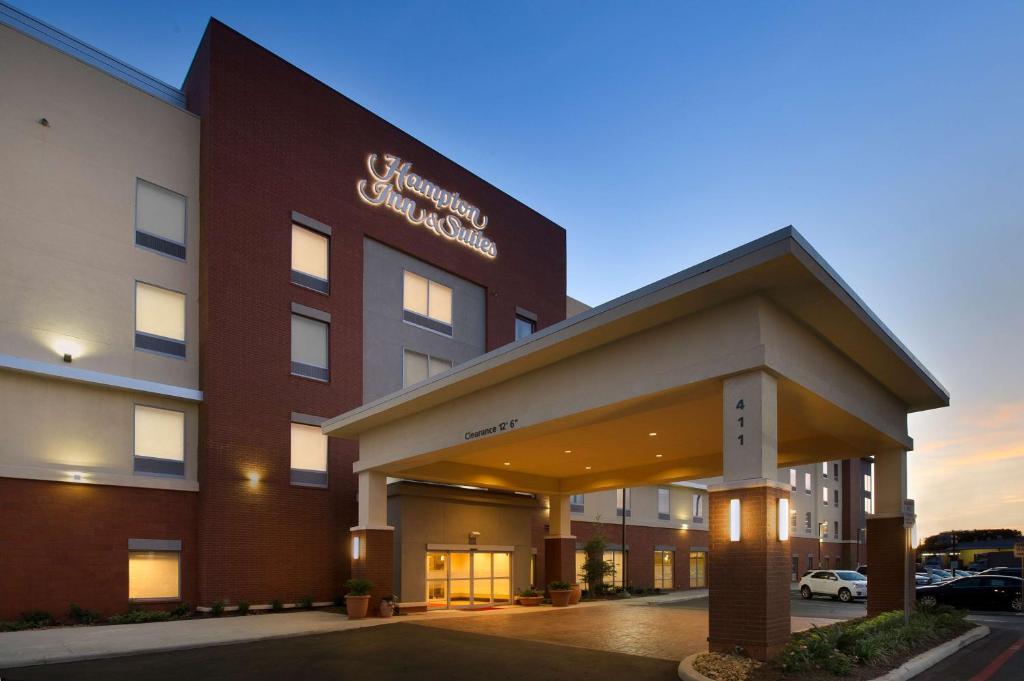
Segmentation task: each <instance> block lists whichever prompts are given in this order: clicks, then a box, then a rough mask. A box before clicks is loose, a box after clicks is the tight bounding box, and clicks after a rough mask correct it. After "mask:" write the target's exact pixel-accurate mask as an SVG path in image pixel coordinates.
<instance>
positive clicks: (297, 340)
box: [292, 313, 330, 381]
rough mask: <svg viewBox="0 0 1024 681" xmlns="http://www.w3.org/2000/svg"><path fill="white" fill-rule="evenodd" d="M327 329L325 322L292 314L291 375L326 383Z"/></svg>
mask: <svg viewBox="0 0 1024 681" xmlns="http://www.w3.org/2000/svg"><path fill="white" fill-rule="evenodd" d="M327 329H328V326H327V324H326V323H325V322H322V321H320V320H318V319H311V318H310V317H304V316H302V315H299V314H294V313H293V314H292V373H293V374H294V375H296V376H302V377H304V378H312V379H315V380H318V381H326V380H327V379H328V378H329V377H330V373H329V371H328V364H327Z"/></svg>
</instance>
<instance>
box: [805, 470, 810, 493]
mask: <svg viewBox="0 0 1024 681" xmlns="http://www.w3.org/2000/svg"><path fill="white" fill-rule="evenodd" d="M804 493H805V494H810V493H811V474H810V473H804Z"/></svg>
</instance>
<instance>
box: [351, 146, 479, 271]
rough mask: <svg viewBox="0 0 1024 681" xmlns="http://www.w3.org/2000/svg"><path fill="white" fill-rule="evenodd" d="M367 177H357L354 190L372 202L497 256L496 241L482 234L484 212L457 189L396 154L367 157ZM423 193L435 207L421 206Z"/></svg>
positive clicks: (453, 239) (415, 222) (457, 240)
mask: <svg viewBox="0 0 1024 681" xmlns="http://www.w3.org/2000/svg"><path fill="white" fill-rule="evenodd" d="M366 169H367V170H368V171H369V173H370V179H369V180H359V182H358V183H357V184H356V191H357V192H358V193H359V198H361V199H362V200H363V201H365V202H366V203H368V204H370V205H371V206H383V207H385V208H390V209H391V210H393V211H394V212H396V213H398V214H400V215H403V216H405V219H406V220H408V221H409V223H410V224H413V225H417V226H420V225H422V226H423V227H426V228H427V229H429V230H430V231H432V232H434V234H436V235H438V236H440V237H443V238H445V239H448V240H449V241H454V242H456V243H458V244H460V245H462V246H465V247H466V248H471V249H473V250H475V251H478V252H480V253H483V254H484V255H486V256H487V257H488V258H496V257H497V256H498V245H497V244H495V243H494V242H493V241H491V240H490V239H488V238H487V237H486V236H484V229H486V227H487V216H486V215H484V214H483V213H481V212H480V209H479V208H477V207H476V206H474V205H473V204H471V203H469V202H468V201H466V200H465V199H463V198H462V197H461V196H459V193H458V192H451V191H449V190H447V189H445V188H444V187H441V186H440V185H438V184H437V183H435V182H431V181H430V180H428V179H427V178H425V177H423V176H421V175H417V174H416V173H414V172H413V171H412V163H411V162H410V161H403V160H402V159H400V158H398V157H397V156H392V155H391V154H384V157H383V159H380V160H378V157H377V154H370V155H369V157H367V159H366ZM408 194H415V195H418V196H421V197H423V199H425V200H426V202H428V203H430V204H432V206H433V207H434V208H436V209H437V210H430V207H429V206H428V207H426V208H424V207H421V206H420V205H419V204H418V203H417V199H415V198H413V197H411V196H408Z"/></svg>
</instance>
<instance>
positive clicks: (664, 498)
mask: <svg viewBox="0 0 1024 681" xmlns="http://www.w3.org/2000/svg"><path fill="white" fill-rule="evenodd" d="M671 517H672V516H671V510H670V506H669V491H668V490H667V489H665V488H664V487H659V488H658V520H668V519H670V518H671Z"/></svg>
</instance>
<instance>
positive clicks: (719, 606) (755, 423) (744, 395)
mask: <svg viewBox="0 0 1024 681" xmlns="http://www.w3.org/2000/svg"><path fill="white" fill-rule="evenodd" d="M722 394H723V405H722V408H723V410H722V416H723V428H722V435H723V440H724V441H723V443H722V455H723V461H722V464H723V471H724V476H723V477H724V481H723V483H722V484H721V485H715V486H712V487H710V488H709V490H708V491H709V495H708V496H709V499H710V516H709V529H710V538H709V541H710V551H709V554H708V561H709V566H708V585H709V588H708V592H709V604H708V605H709V608H708V610H709V612H708V647H709V648H710V649H711V650H712V651H718V652H732V651H733V650H734V649H735V648H736V647H740V648H742V649H743V650H744V652H746V654H748V655H750V656H751V657H753V658H756V659H759V660H765V659H768V658H769V657H771V656H772V655H774V654H775V653H777V652H778V651H779V650H781V649H782V647H783V646H785V645H786V643H787V642H788V641H789V637H790V616H789V598H790V591H789V572H790V542H789V540H786V541H781V540H780V539H779V519H780V504H781V505H782V508H783V510H784V511H785V508H786V507H787V506H788V503H789V486H788V485H783V484H780V483H779V482H778V481H777V480H775V477H776V475H777V470H778V436H777V432H778V401H777V399H778V398H777V385H776V381H775V378H774V377H773V376H772V375H771V374H768V373H767V372H764V371H754V372H750V373H748V374H742V375H739V376H734V377H731V378H728V379H726V380H725V381H724V384H723V391H722ZM782 500H785V502H784V503H783V502H782ZM788 516H789V514H788V512H786V513H785V514H784V517H782V522H783V523H786V524H787V526H788V523H789V517H788Z"/></svg>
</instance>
